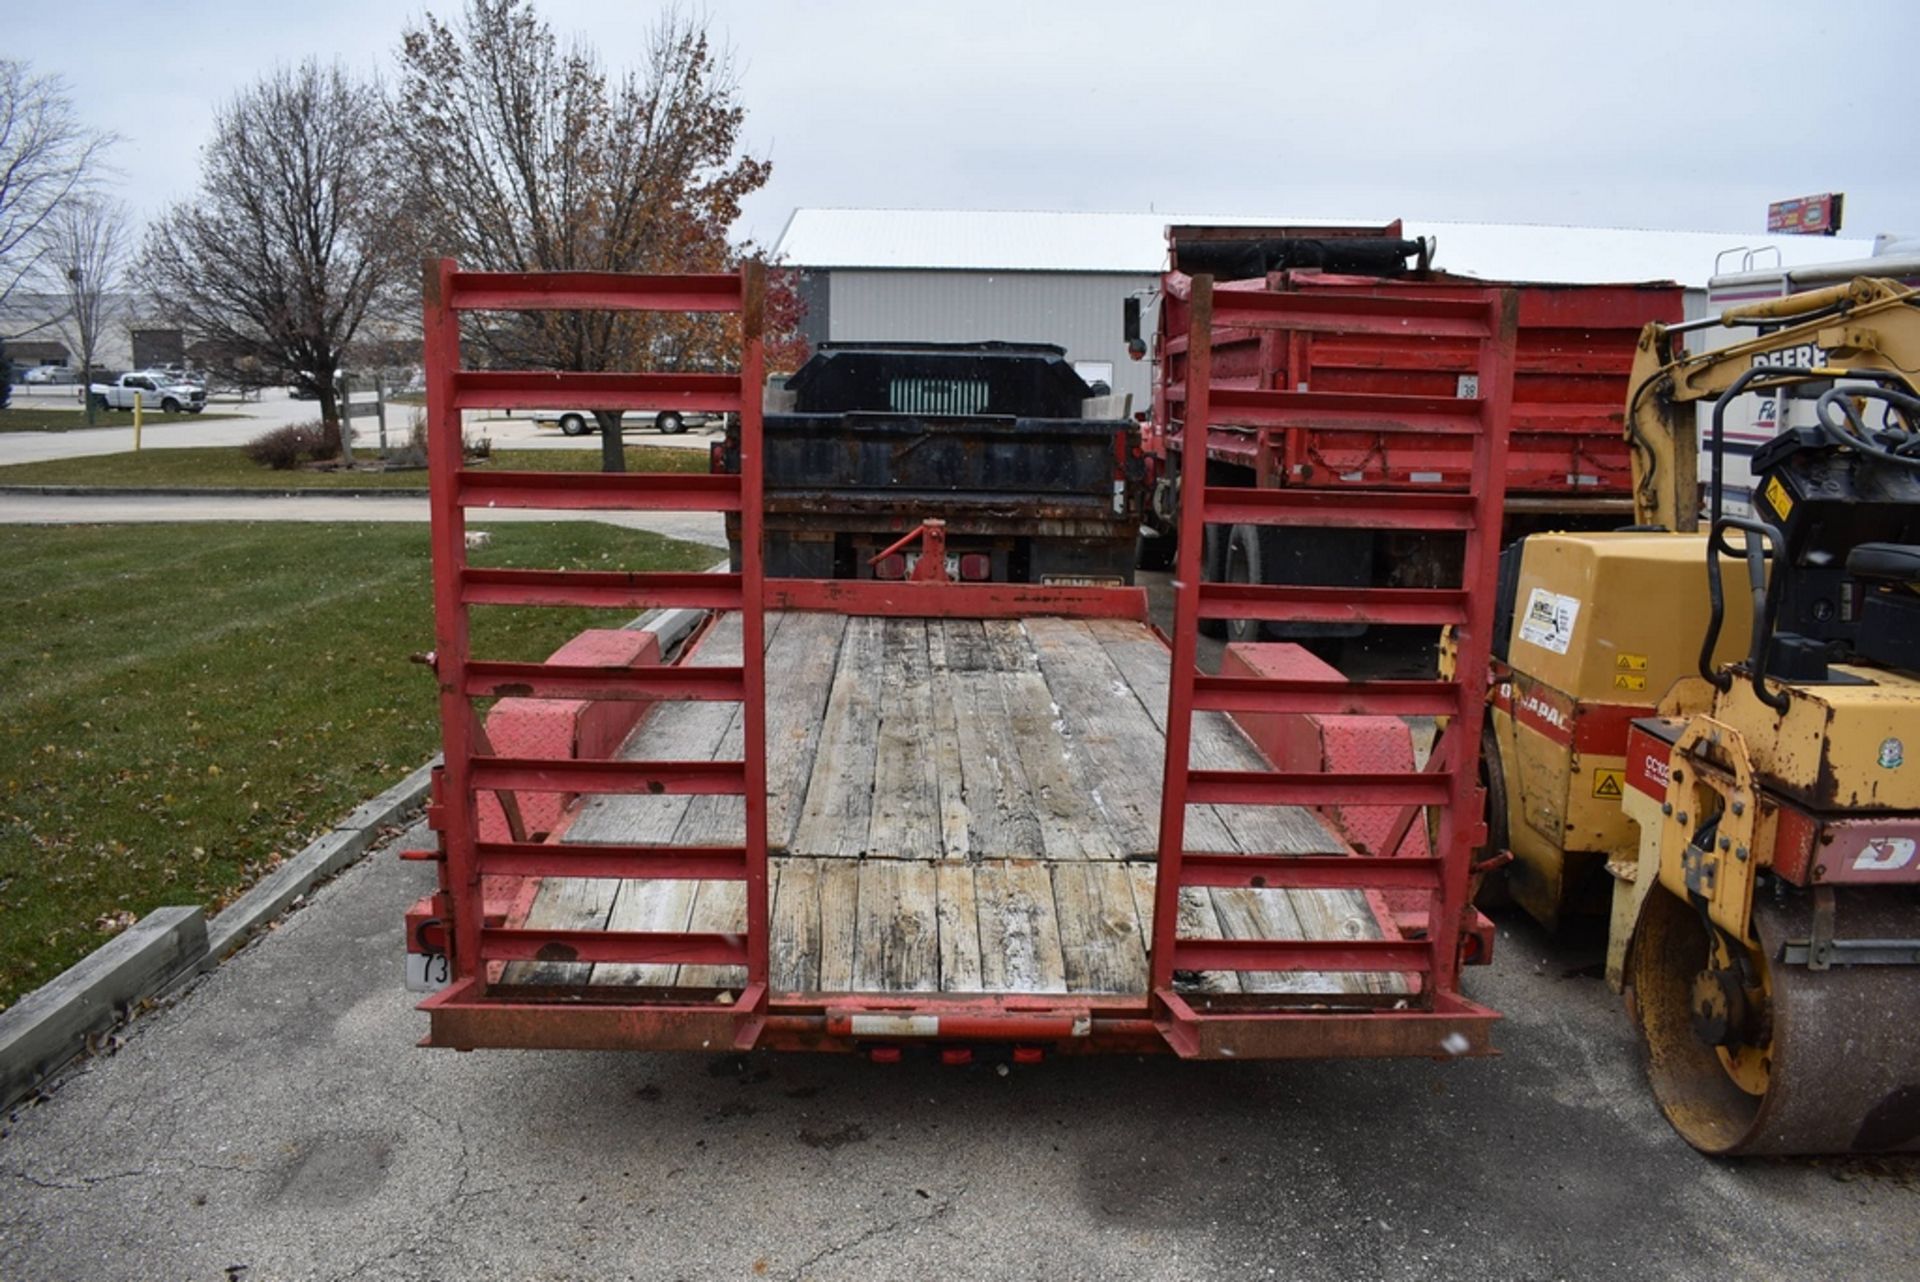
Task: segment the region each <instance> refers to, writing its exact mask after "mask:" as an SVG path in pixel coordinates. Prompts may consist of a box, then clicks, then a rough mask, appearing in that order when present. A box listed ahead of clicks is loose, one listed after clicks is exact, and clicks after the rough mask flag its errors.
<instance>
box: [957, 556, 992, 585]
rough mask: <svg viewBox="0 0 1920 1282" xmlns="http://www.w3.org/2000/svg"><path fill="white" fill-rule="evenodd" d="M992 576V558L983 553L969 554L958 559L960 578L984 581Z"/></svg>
mask: <svg viewBox="0 0 1920 1282" xmlns="http://www.w3.org/2000/svg"><path fill="white" fill-rule="evenodd" d="M992 574H993V558H992V557H990V556H988V555H987V554H986V553H984V552H969V553H967V554H966V555H965V556H963V557H961V558H960V577H961V578H963V579H985V578H988V577H990V576H991V575H992Z"/></svg>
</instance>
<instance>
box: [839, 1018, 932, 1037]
mask: <svg viewBox="0 0 1920 1282" xmlns="http://www.w3.org/2000/svg"><path fill="white" fill-rule="evenodd" d="M853 1035H854V1036H855V1037H938V1036H939V1035H940V1017H939V1016H938V1015H855V1016H854V1017H853Z"/></svg>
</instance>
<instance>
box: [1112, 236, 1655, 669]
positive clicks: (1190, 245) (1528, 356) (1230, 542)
mask: <svg viewBox="0 0 1920 1282" xmlns="http://www.w3.org/2000/svg"><path fill="white" fill-rule="evenodd" d="M1168 238H1169V242H1170V246H1171V249H1170V256H1171V262H1172V270H1171V271H1170V272H1169V273H1168V274H1167V275H1166V277H1165V280H1164V282H1163V286H1162V288H1163V295H1162V297H1163V300H1165V301H1163V305H1162V308H1161V329H1160V333H1159V336H1158V342H1157V344H1156V351H1155V354H1154V355H1155V360H1156V362H1157V367H1156V370H1155V379H1154V409H1153V423H1152V424H1151V425H1150V426H1149V428H1148V431H1147V434H1146V437H1145V448H1146V450H1147V453H1148V455H1149V458H1150V459H1152V460H1154V465H1153V466H1154V471H1155V477H1156V489H1155V494H1154V497H1153V500H1152V502H1151V504H1150V509H1151V516H1150V519H1149V522H1148V524H1149V526H1150V527H1151V528H1154V529H1155V530H1157V531H1158V532H1160V533H1162V534H1164V535H1171V534H1173V533H1174V530H1175V527H1176V523H1177V522H1178V520H1179V517H1178V512H1177V508H1178V477H1179V474H1180V472H1181V471H1182V470H1183V469H1184V468H1185V467H1186V464H1185V461H1184V459H1185V455H1184V451H1183V444H1182V437H1183V433H1182V432H1181V430H1180V427H1181V424H1182V423H1183V422H1184V421H1185V418H1186V413H1187V398H1188V388H1189V387H1190V385H1191V379H1190V376H1189V373H1188V369H1187V360H1188V355H1187V354H1188V351H1189V346H1188V334H1187V331H1188V315H1187V312H1186V310H1185V308H1184V307H1183V306H1182V301H1181V300H1182V298H1183V297H1184V295H1185V291H1186V289H1187V280H1188V275H1187V273H1186V271H1185V270H1184V269H1185V268H1186V267H1188V266H1189V265H1190V264H1192V263H1196V262H1197V263H1201V264H1214V263H1219V264H1221V265H1222V266H1226V265H1227V264H1226V263H1225V262H1222V260H1223V259H1227V260H1232V259H1235V258H1237V259H1238V260H1239V261H1240V262H1241V270H1243V271H1256V270H1257V268H1258V267H1259V266H1260V265H1261V264H1263V263H1267V262H1274V261H1283V262H1298V261H1301V260H1302V259H1303V258H1304V259H1308V260H1310V261H1320V260H1324V261H1326V262H1329V263H1332V264H1333V265H1334V266H1335V267H1337V268H1339V269H1340V270H1337V271H1327V270H1320V269H1317V268H1308V269H1299V268H1293V267H1288V268H1284V269H1282V270H1275V271H1267V272H1258V273H1257V274H1254V275H1251V276H1248V277H1245V278H1243V279H1235V280H1232V281H1229V282H1226V283H1223V284H1220V285H1219V286H1218V287H1217V288H1218V290H1219V292H1220V293H1221V294H1225V293H1226V292H1228V291H1232V292H1235V293H1238V292H1242V291H1251V292H1255V293H1298V294H1304V295H1313V296H1322V297H1327V296H1335V295H1341V294H1371V295H1380V294H1392V295H1398V296H1419V297H1427V298H1436V299H1448V298H1451V299H1460V298H1469V297H1472V296H1474V295H1476V294H1478V293H1480V292H1482V291H1484V290H1486V289H1488V288H1499V287H1503V286H1500V285H1498V284H1497V283H1494V282H1486V281H1479V280H1474V279H1472V278H1468V277H1461V276H1453V275H1449V274H1447V273H1445V272H1440V271H1435V270H1433V269H1432V268H1431V267H1430V266H1429V265H1428V257H1429V254H1430V247H1429V246H1428V245H1427V244H1426V243H1425V242H1421V241H1408V240H1403V239H1400V224H1399V223H1397V222H1396V223H1391V224H1388V225H1386V226H1384V227H1350V228H1337V229H1336V228H1277V229H1276V228H1236V227H1174V228H1171V229H1169V233H1168ZM1300 245H1306V246H1308V247H1309V248H1310V249H1312V250H1313V251H1314V252H1313V253H1311V254H1303V253H1301V252H1299V251H1298V249H1297V248H1295V247H1297V246H1300ZM1347 246H1355V247H1359V248H1356V249H1354V250H1347V249H1345V247H1347ZM1223 247H1239V249H1238V252H1225V253H1223ZM1368 249H1370V250H1371V253H1370V254H1369V253H1367V252H1366V251H1367V250H1368ZM1409 257H1415V258H1416V261H1415V262H1414V263H1412V264H1411V265H1409V264H1408V263H1407V261H1406V259H1407V258H1409ZM1229 270H1231V268H1229ZM1360 271H1367V272H1369V273H1386V274H1365V275H1362V274H1357V273H1358V272H1360ZM1511 288H1512V289H1513V290H1514V292H1515V293H1516V294H1517V296H1518V298H1519V314H1518V331H1517V337H1516V343H1515V358H1514V359H1515V372H1514V385H1513V420H1512V432H1511V436H1510V439H1509V444H1508V455H1507V458H1508V464H1507V466H1508V473H1507V501H1506V514H1505V519H1504V522H1503V525H1502V529H1501V534H1500V537H1501V542H1502V543H1503V544H1504V543H1508V542H1511V541H1512V540H1513V539H1515V538H1518V537H1520V536H1522V535H1525V534H1528V533H1532V532H1535V531H1539V530H1549V529H1553V530H1584V529H1611V528H1616V527H1618V526H1621V525H1625V524H1628V523H1630V522H1631V521H1632V519H1633V503H1632V494H1631V484H1632V465H1631V460H1630V459H1629V457H1628V452H1627V443H1626V438H1625V435H1624V433H1623V430H1622V424H1621V407H1622V406H1623V405H1625V403H1626V391H1627V375H1628V373H1629V371H1630V369H1631V367H1632V364H1633V355H1634V350H1635V348H1636V345H1637V344H1638V342H1639V338H1640V331H1641V329H1642V328H1643V327H1644V326H1645V324H1646V322H1648V321H1650V320H1659V321H1678V320H1680V319H1681V317H1682V309H1683V299H1682V290H1681V288H1680V287H1679V286H1678V285H1676V284H1673V283H1671V282H1659V283H1646V284H1621V285H1558V284H1537V283H1535V284H1515V285H1512V286H1511ZM1332 305H1333V306H1339V304H1337V303H1335V304H1332ZM1210 342H1211V348H1210V351H1211V356H1212V381H1213V387H1214V389H1215V408H1216V410H1218V409H1219V408H1221V407H1222V406H1231V405H1233V404H1234V403H1235V402H1234V398H1235V397H1236V396H1237V395H1239V394H1240V393H1241V392H1245V391H1260V390H1271V389H1290V390H1293V391H1301V392H1337V393H1365V392H1384V393H1392V394H1398V395H1406V396H1424V397H1430V398H1440V399H1446V398H1451V397H1454V396H1460V395H1473V394H1474V391H1473V386H1474V379H1475V373H1474V367H1473V361H1474V349H1473V346H1472V344H1470V343H1464V342H1449V341H1441V342H1434V341H1429V340H1426V339H1424V338H1420V337H1416V336H1411V335H1402V334H1393V333H1375V334H1330V333H1325V332H1314V331H1312V330H1309V329H1305V328H1302V329H1293V330H1288V329H1278V328H1266V329H1261V330H1252V329H1247V328H1244V327H1240V326H1234V325H1228V324H1224V323H1222V324H1218V325H1216V326H1215V328H1214V329H1213V331H1212V335H1211V340H1210ZM1206 459H1207V480H1208V482H1209V483H1211V484H1218V485H1234V486H1252V487H1255V488H1260V489H1268V488H1276V489H1277V488H1305V489H1315V490H1321V491H1327V492H1333V493H1338V492H1341V491H1345V490H1350V489H1354V488H1384V489H1390V490H1397V491H1402V492H1407V493H1417V492H1420V491H1423V490H1427V489H1431V488H1433V487H1435V486H1449V485H1458V484H1459V483H1460V482H1461V481H1462V479H1463V478H1464V476H1465V475H1466V473H1467V469H1468V468H1469V467H1470V466H1471V463H1472V459H1471V456H1470V454H1469V453H1468V451H1467V449H1466V448H1465V446H1464V444H1463V443H1462V442H1460V441H1458V440H1455V439H1452V438H1450V437H1448V436H1447V435H1445V434H1444V433H1435V432H1432V431H1430V430H1428V428H1427V425H1426V423H1424V422H1422V421H1419V420H1409V421H1408V422H1406V423H1405V424H1403V425H1400V426H1399V427H1398V429H1397V430H1388V429H1387V427H1386V426H1385V425H1382V424H1378V423H1355V422H1338V421H1333V420H1329V419H1326V418H1323V417H1319V416H1316V415H1315V414H1314V413H1312V412H1311V410H1310V409H1309V410H1308V411H1307V412H1305V413H1303V414H1301V415H1300V416H1298V417H1296V418H1294V419H1292V420H1290V421H1289V422H1287V423H1285V424H1278V423H1273V424H1266V425H1254V424H1250V423H1244V422H1238V421H1234V420H1233V419H1232V418H1231V416H1228V417H1227V418H1226V419H1225V420H1224V421H1221V422H1219V423H1218V424H1217V425H1216V426H1215V427H1214V428H1213V429H1212V430H1211V431H1209V432H1208V434H1207V441H1206ZM1206 534H1207V537H1206V545H1205V547H1204V549H1203V562H1202V564H1203V570H1204V573H1205V576H1206V578H1207V580H1208V581H1211V582H1228V581H1231V582H1267V583H1283V582H1295V583H1319V584H1323V585H1334V584H1339V583H1350V584H1354V585H1359V584H1363V583H1367V582H1371V581H1375V580H1381V581H1386V582H1392V583H1396V584H1402V585H1405V586H1438V585H1439V584H1441V583H1443V582H1445V581H1446V573H1445V566H1446V565H1447V564H1450V563H1451V561H1452V560H1453V559H1454V557H1455V556H1456V555H1457V554H1456V553H1455V552H1454V551H1453V549H1452V548H1451V546H1450V545H1449V544H1448V543H1447V542H1446V541H1445V540H1443V539H1436V538H1434V537H1432V536H1430V535H1424V534H1418V533H1414V534H1409V533H1406V532H1402V533H1400V534H1397V535H1394V536H1391V537H1387V538H1382V537H1378V536H1377V535H1376V534H1375V533H1374V532H1371V531H1355V530H1351V529H1346V530H1326V531H1318V532H1301V531H1288V532H1285V533H1282V532H1279V531H1275V530H1271V529H1267V530H1261V529H1259V528H1257V527H1255V526H1253V525H1251V524H1246V523H1236V524H1234V525H1209V527H1208V529H1207V532H1206ZM1359 630H1360V629H1359V628H1358V627H1357V626H1353V625H1348V626H1344V627H1342V626H1327V625H1309V626H1298V625H1296V626H1289V627H1282V628H1275V627H1273V626H1268V627H1265V628H1264V629H1258V628H1256V627H1255V626H1254V625H1252V624H1248V623H1242V624H1240V625H1238V626H1230V627H1229V628H1228V629H1227V632H1228V635H1229V636H1231V637H1233V638H1234V639H1236V640H1250V639H1253V638H1254V637H1255V636H1256V635H1260V634H1265V635H1269V636H1314V635H1320V636H1325V635H1342V634H1345V635H1352V634H1355V633H1357V632H1358V631H1359Z"/></svg>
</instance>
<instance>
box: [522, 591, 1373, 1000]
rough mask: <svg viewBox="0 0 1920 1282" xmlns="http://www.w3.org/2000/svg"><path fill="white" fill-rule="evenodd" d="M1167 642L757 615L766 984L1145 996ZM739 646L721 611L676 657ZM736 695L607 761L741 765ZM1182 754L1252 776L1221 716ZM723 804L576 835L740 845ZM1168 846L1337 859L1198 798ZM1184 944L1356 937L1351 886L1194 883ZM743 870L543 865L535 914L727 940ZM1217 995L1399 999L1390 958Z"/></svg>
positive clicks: (637, 976)
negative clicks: (611, 875) (588, 872)
mask: <svg viewBox="0 0 1920 1282" xmlns="http://www.w3.org/2000/svg"><path fill="white" fill-rule="evenodd" d="M1169 659H1170V655H1169V653H1168V651H1167V648H1166V647H1165V646H1164V645H1163V644H1161V642H1160V641H1159V640H1158V639H1157V638H1156V637H1155V636H1154V635H1153V634H1152V633H1151V632H1149V631H1148V630H1147V629H1146V627H1145V626H1143V625H1141V624H1139V623H1135V622H1129V621H1125V620H1118V619H1093V620H1077V619H1063V618H1052V617H1042V618H1029V619H1025V620H1017V621H985V622H982V621H978V620H962V621H956V620H938V619H928V620H922V619H881V618H871V617H851V618H850V617H847V616H844V615H838V614H814V613H798V612H794V613H784V614H769V616H768V618H767V751H768V792H769V838H768V842H769V850H770V854H771V857H770V860H769V865H770V867H769V875H770V883H771V884H770V891H771V903H772V930H771V959H772V986H773V988H774V990H775V991H786V992H805V993H835V992H842V993H844V992H868V993H872V992H931V991H946V992H1022V993H1027V992H1031V993H1063V992H1065V993H1141V992H1144V991H1145V989H1146V986H1147V958H1146V942H1147V940H1148V938H1149V935H1150V931H1151V927H1152V912H1153V881H1154V862H1153V861H1154V856H1155V849H1156V844H1157V836H1158V823H1159V809H1160V784H1161V769H1162V756H1163V752H1164V738H1163V730H1164V721H1165V718H1166V701H1167V693H1166V691H1167V680H1168V670H1169ZM687 661H688V662H690V663H693V664H697V665H725V664H737V663H739V662H740V619H739V616H738V615H737V614H732V615H727V616H723V617H722V618H720V619H718V620H717V621H715V623H714V624H713V626H712V628H711V629H710V630H709V632H708V633H707V634H706V636H705V637H704V639H703V640H702V641H701V642H700V644H699V646H698V648H697V649H696V650H695V652H694V653H693V655H692V656H691V657H690V658H689V659H688V660H687ZM741 736H742V720H741V708H740V705H738V704H729V703H698V702H674V703H662V704H659V705H656V706H655V707H654V708H652V709H651V710H650V711H649V712H648V713H647V715H646V716H645V717H644V718H643V719H642V720H641V722H640V724H639V726H638V727H637V728H636V730H635V731H634V733H633V735H632V736H631V737H630V738H629V740H628V742H627V743H626V745H625V747H624V748H623V750H622V755H623V756H626V757H629V758H634V759H651V760H698V759H728V758H734V759H737V758H738V757H739V756H740V755H741ZM1193 761H1194V764H1195V765H1196V766H1198V767H1207V768H1216V769H1229V770H1236V769H1237V770H1255V769H1265V768H1267V763H1266V762H1265V761H1264V760H1263V759H1262V758H1261V757H1260V755H1259V753H1258V752H1257V751H1256V750H1255V749H1254V747H1253V746H1252V744H1251V743H1249V742H1248V741H1247V739H1246V738H1245V737H1244V736H1243V735H1242V734H1241V733H1240V731H1239V730H1238V728H1237V727H1235V726H1234V725H1233V724H1232V722H1231V721H1230V720H1228V719H1227V718H1226V717H1225V716H1224V715H1221V714H1217V713H1198V714H1196V715H1195V717H1194V748H1193ZM743 815H744V808H743V805H742V802H741V799H740V798H738V797H721V796H696V797H686V796H595V797H589V798H584V799H582V801H581V802H580V803H579V804H578V805H577V807H576V809H575V813H574V817H573V820H572V822H571V824H570V825H569V826H568V827H567V828H566V829H565V831H564V834H563V836H562V840H564V841H566V842H570V843H594V842H601V843H626V842H639V843H671V844H677V845H728V844H732V845H738V844H739V843H740V842H741V841H742V840H743V833H742V824H743ZM1187 848H1188V849H1191V850H1218V851H1236V850H1238V851H1245V852H1248V853H1293V854H1315V853H1321V854H1325V853H1345V851H1346V848H1345V846H1344V845H1343V844H1342V843H1341V842H1340V841H1339V839H1338V838H1336V837H1335V836H1333V835H1332V834H1331V833H1330V832H1329V831H1328V830H1327V829H1326V828H1325V827H1324V826H1323V825H1322V824H1321V822H1320V821H1319V819H1318V818H1317V817H1316V816H1315V815H1314V814H1313V813H1312V812H1310V811H1307V810H1302V809H1283V808H1276V807H1267V806H1244V807H1243V806H1193V807H1191V808H1190V809H1189V814H1188V821H1187ZM1181 908H1182V916H1183V923H1182V934H1184V935H1190V936H1194V937H1199V938H1227V939H1241V938H1265V939H1302V938H1335V939H1342V938H1344V939H1372V938H1379V937H1381V935H1382V926H1381V921H1382V920H1384V918H1385V914H1384V913H1383V912H1381V911H1379V910H1378V907H1377V905H1376V904H1373V903H1371V902H1370V901H1369V899H1368V897H1367V896H1366V895H1364V894H1362V893H1361V892H1358V891H1324V890H1321V891H1312V890H1301V891H1286V890H1254V889H1199V888H1196V889H1189V890H1186V891H1185V892H1183V896H1182V903H1181ZM744 914H745V886H744V884H743V883H741V882H738V881H687V880H677V881H676V880H659V881H610V880H604V879H602V880H589V879H577V880H576V879H559V878H549V879H547V880H546V881H544V882H543V883H541V884H540V885H539V887H538V888H537V890H536V891H535V892H534V895H533V897H532V899H531V903H530V907H529V908H528V910H527V913H526V916H525V919H524V923H516V924H525V925H528V926H534V927H549V928H563V929H574V930H581V929H587V930H592V929H605V930H621V931H683V930H691V931H719V932H731V931H744V929H745V922H744ZM504 979H505V981H506V982H507V983H510V984H537V985H541V986H543V987H544V986H550V985H564V986H575V985H581V984H591V985H618V986H646V987H654V986H667V985H674V986H681V987H703V988H720V989H728V988H734V989H737V988H738V987H739V986H740V985H741V984H743V983H744V982H745V975H744V971H743V970H742V969H741V968H738V967H712V966H691V965H687V966H675V965H612V964H600V965H591V966H590V965H586V964H580V963H563V962H517V963H513V964H512V965H510V966H509V967H508V968H507V971H506V973H505V975H504ZM1180 979H1181V981H1182V983H1183V985H1184V986H1190V987H1193V988H1196V989H1202V990H1210V991H1218V992H1234V991H1242V990H1244V991H1248V992H1256V991H1282V990H1284V991H1303V992H1305V991H1311V992H1322V993H1328V992H1332V993H1341V992H1353V993H1380V992H1397V991H1402V989H1403V981H1402V979H1401V977H1400V976H1397V975H1392V974H1372V975H1361V974H1354V975H1316V974H1303V973H1297V972H1296V973H1287V972H1279V973H1260V974H1252V973H1248V974H1240V975H1236V974H1229V973H1221V974H1208V975H1196V976H1182V977H1180Z"/></svg>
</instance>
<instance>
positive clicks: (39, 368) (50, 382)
mask: <svg viewBox="0 0 1920 1282" xmlns="http://www.w3.org/2000/svg"><path fill="white" fill-rule="evenodd" d="M20 381H21V382H23V383H34V384H37V385H42V386H49V387H50V386H54V385H57V384H61V383H71V382H73V381H74V373H73V371H72V370H70V369H68V368H67V367H66V366H65V365H35V366H34V367H33V368H32V369H30V370H28V371H27V372H26V373H24V374H22V375H21V376H20Z"/></svg>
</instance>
